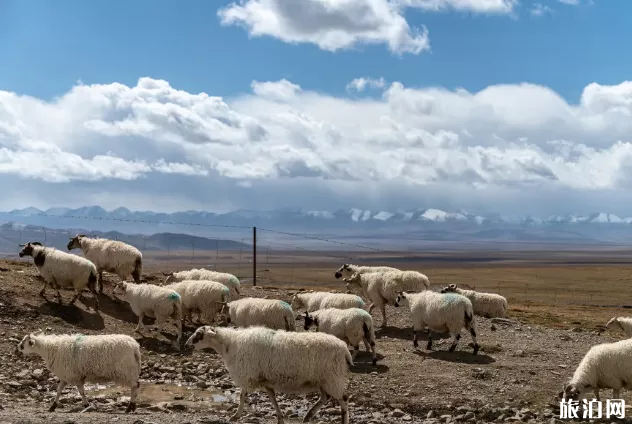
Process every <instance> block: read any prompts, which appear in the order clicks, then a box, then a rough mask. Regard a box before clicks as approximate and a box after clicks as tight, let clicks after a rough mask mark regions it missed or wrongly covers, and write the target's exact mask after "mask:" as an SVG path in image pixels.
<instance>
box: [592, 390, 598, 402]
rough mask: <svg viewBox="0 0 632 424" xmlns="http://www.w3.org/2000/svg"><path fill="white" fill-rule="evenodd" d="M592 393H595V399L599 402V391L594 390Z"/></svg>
mask: <svg viewBox="0 0 632 424" xmlns="http://www.w3.org/2000/svg"><path fill="white" fill-rule="evenodd" d="M593 392H594V393H595V399H597V400H599V389H595V390H593Z"/></svg>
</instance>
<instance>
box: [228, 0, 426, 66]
mask: <svg viewBox="0 0 632 424" xmlns="http://www.w3.org/2000/svg"><path fill="white" fill-rule="evenodd" d="M217 14H218V16H219V18H220V22H221V23H222V25H240V26H242V27H244V28H245V29H246V30H247V31H248V33H249V34H250V36H252V37H261V36H269V37H274V38H277V39H279V40H282V41H284V42H286V43H293V44H297V43H311V44H315V45H317V46H318V47H319V48H321V49H322V50H328V51H332V52H335V51H337V50H342V49H349V48H353V47H355V46H357V45H360V44H386V45H388V48H389V50H390V51H392V52H394V53H397V54H402V53H413V54H419V53H421V52H423V51H425V50H429V49H430V40H429V37H428V30H427V29H426V28H425V27H421V28H412V27H410V26H409V24H408V22H407V21H406V19H405V18H404V16H403V15H402V13H401V10H399V8H398V7H397V6H396V5H395V4H393V3H392V2H390V1H389V0H346V1H340V2H332V1H329V0H302V1H300V2H291V1H283V0H246V1H241V2H240V3H239V4H237V3H231V4H230V5H228V6H226V7H223V8H221V9H220V10H219V11H218V12H217Z"/></svg>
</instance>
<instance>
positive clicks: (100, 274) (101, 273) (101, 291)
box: [97, 269, 103, 294]
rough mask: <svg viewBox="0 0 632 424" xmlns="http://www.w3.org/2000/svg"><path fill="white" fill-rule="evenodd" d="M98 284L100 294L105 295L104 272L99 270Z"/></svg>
mask: <svg viewBox="0 0 632 424" xmlns="http://www.w3.org/2000/svg"><path fill="white" fill-rule="evenodd" d="M97 283H98V284H99V293H101V294H103V270H102V269H100V270H99V278H98V279H97Z"/></svg>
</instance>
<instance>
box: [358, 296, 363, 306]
mask: <svg viewBox="0 0 632 424" xmlns="http://www.w3.org/2000/svg"><path fill="white" fill-rule="evenodd" d="M356 297H357V298H358V300H359V301H360V305H362V307H364V306H365V303H364V300H362V298H361V297H360V296H356Z"/></svg>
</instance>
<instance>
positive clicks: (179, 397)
mask: <svg viewBox="0 0 632 424" xmlns="http://www.w3.org/2000/svg"><path fill="white" fill-rule="evenodd" d="M88 391H89V392H90V394H89V395H88V396H107V397H110V396H112V397H114V396H116V397H121V396H125V397H129V391H128V390H127V389H125V388H123V387H120V386H105V385H100V384H99V385H92V386H88V385H86V392H88ZM161 402H167V403H169V404H170V405H171V406H172V407H173V406H176V407H177V405H183V406H186V408H187V409H189V410H208V409H228V408H229V407H230V406H231V404H234V403H235V402H239V394H235V393H231V392H229V391H226V392H222V391H220V390H217V389H214V388H208V389H200V388H197V387H193V386H183V385H177V384H153V383H141V385H140V392H139V394H138V401H137V403H138V404H139V405H142V404H149V405H156V404H158V403H161Z"/></svg>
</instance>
